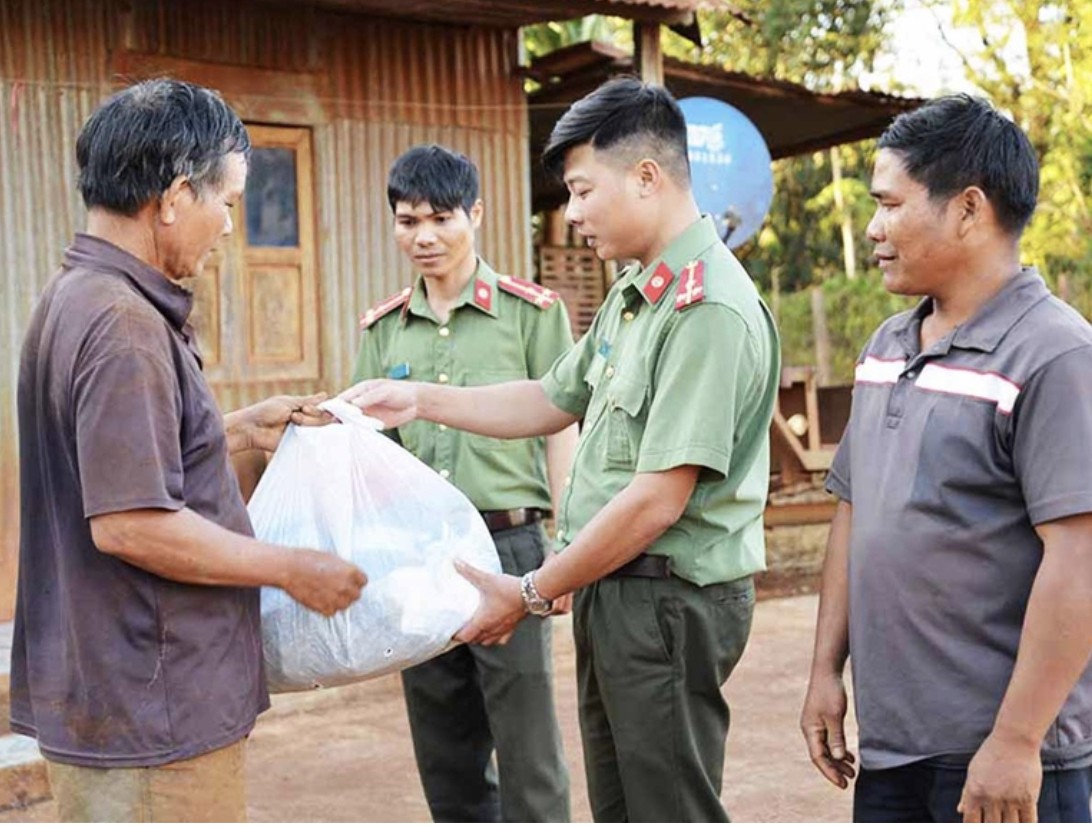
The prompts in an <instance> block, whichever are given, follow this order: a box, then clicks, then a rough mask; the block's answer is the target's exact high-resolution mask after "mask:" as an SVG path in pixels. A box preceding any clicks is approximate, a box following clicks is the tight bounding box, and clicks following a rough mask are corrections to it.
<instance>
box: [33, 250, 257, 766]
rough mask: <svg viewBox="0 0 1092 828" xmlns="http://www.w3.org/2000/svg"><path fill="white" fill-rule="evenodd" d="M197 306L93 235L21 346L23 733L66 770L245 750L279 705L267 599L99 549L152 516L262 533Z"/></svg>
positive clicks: (69, 259)
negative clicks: (268, 682) (95, 526)
mask: <svg viewBox="0 0 1092 828" xmlns="http://www.w3.org/2000/svg"><path fill="white" fill-rule="evenodd" d="M191 307H192V296H191V295H190V294H189V293H188V292H187V291H185V290H183V289H182V288H180V287H179V286H177V285H175V284H174V283H172V282H170V281H169V280H168V279H167V278H166V277H165V276H164V275H163V274H162V273H160V272H159V271H157V270H155V269H154V268H152V267H150V266H148V265H147V264H145V263H143V262H141V261H140V260H138V259H136V258H134V257H133V256H130V255H129V254H128V253H126V252H124V251H122V250H120V249H119V248H117V247H115V246H113V245H111V244H109V243H107V242H105V241H103V240H101V239H97V238H94V237H92V236H86V235H78V236H77V237H76V240H75V242H74V243H73V245H72V246H71V247H70V248H69V249H68V251H67V252H66V254H65V260H64V264H63V266H62V268H61V270H60V272H59V273H58V274H57V275H56V276H55V277H54V278H53V280H52V281H51V282H50V283H49V285H48V286H47V287H46V289H45V292H44V294H43V295H42V297H41V300H40V301H39V303H38V306H37V307H36V308H35V311H34V315H33V317H32V319H31V323H30V327H29V330H28V332H27V336H26V339H25V341H24V344H23V351H22V357H21V362H20V368H19V400H18V415H19V453H20V466H21V471H20V473H21V512H20V521H21V529H20V549H19V588H18V597H17V604H16V616H15V639H14V644H13V652H12V672H11V721H12V728H13V729H14V730H16V731H17V732H20V733H25V734H27V735H31V736H35V737H36V738H37V739H38V741H39V744H40V747H41V749H42V752H43V753H44V754H45V755H46V756H47V757H49V758H50V759H53V760H55V761H59V762H67V763H70V764H79V765H92V766H101V767H112V766H118V767H120V766H136V765H159V764H165V763H168V762H174V761H177V760H180V759H184V758H187V757H189V756H195V755H198V754H201V753H205V752H207V751H210V750H214V749H216V748H218V747H222V746H224V745H227V744H230V743H231V742H234V741H236V740H237V739H239V738H240V737H242V736H243V735H245V734H246V733H247V732H248V731H249V730H250V728H251V727H252V726H253V724H254V720H255V717H256V716H257V715H258V713H259V712H260V711H262V710H264V709H265V708H266V707H268V705H269V698H268V695H267V692H266V687H265V677H264V674H263V671H262V653H261V633H260V628H259V617H260V616H259V606H258V590H256V589H240V588H228V587H208V586H197V585H192V584H182V583H178V582H175V581H170V580H167V579H165V578H161V577H159V576H157V575H153V574H152V573H150V572H147V571H145V570H143V569H139V568H137V567H135V566H132V565H130V564H127V563H125V562H124V561H122V560H121V559H119V558H116V557H114V556H111V555H107V554H105V553H103V552H101V551H99V550H98V549H97V548H96V547H95V545H94V543H93V542H92V539H91V530H90V523H89V518H91V517H93V516H95V515H102V514H108V513H112V512H120V511H128V510H133V509H149V508H151V509H169V510H178V509H182V508H189V509H191V510H193V511H194V512H196V513H198V514H200V515H202V516H203V517H205V518H207V519H209V520H211V521H213V522H214V523H216V524H218V525H219V526H222V527H224V528H226V529H230V530H232V531H235V532H239V533H242V534H246V535H250V534H252V530H251V527H250V521H249V519H248V517H247V513H246V506H245V505H244V503H243V500H242V497H241V495H240V493H239V487H238V483H237V481H236V479H235V476H234V473H233V471H232V469H231V466H230V461H229V458H228V450H227V439H226V435H225V434H224V427H223V417H222V415H221V413H220V411H219V409H218V408H217V405H216V401H215V400H214V399H213V396H212V393H211V391H210V390H209V387H208V384H207V383H206V382H205V379H204V376H203V374H202V373H201V361H200V356H199V354H198V352H197V350H196V345H195V342H194V338H193V333H192V329H191V328H189V326H188V325H187V324H186V317H187V316H188V315H189V312H190V309H191Z"/></svg>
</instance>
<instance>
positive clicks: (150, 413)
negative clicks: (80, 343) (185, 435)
mask: <svg viewBox="0 0 1092 828" xmlns="http://www.w3.org/2000/svg"><path fill="white" fill-rule="evenodd" d="M75 391H76V394H75V400H76V403H75V405H76V410H75V422H76V451H77V458H78V462H79V476H80V486H81V489H82V492H83V508H84V516H85V517H88V518H90V517H94V516H95V515H102V514H108V513H111V512H124V511H129V510H132V509H150V508H158V509H170V510H172V511H177V510H179V509H181V508H182V507H183V506H185V505H186V504H185V498H184V495H183V484H184V479H185V473H184V467H183V463H182V447H181V440H180V437H179V435H180V434H181V431H182V399H181V392H180V390H179V385H178V377H177V375H176V373H175V371H174V367H173V365H172V363H171V362H170V359H169V357H168V356H165V355H164V354H161V353H159V352H156V351H150V350H147V349H145V348H142V347H124V348H121V349H119V350H117V351H115V352H113V353H110V354H107V355H105V356H102V357H101V358H98V359H96V360H95V361H94V362H93V363H92V364H91V365H90V366H89V368H88V369H87V370H85V371H82V372H80V374H79V375H78V377H77V380H76V387H75Z"/></svg>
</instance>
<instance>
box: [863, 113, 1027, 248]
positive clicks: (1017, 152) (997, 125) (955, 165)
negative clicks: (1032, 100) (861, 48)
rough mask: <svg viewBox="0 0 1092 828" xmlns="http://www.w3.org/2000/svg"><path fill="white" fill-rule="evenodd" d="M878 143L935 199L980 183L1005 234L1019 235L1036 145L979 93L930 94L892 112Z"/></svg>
mask: <svg viewBox="0 0 1092 828" xmlns="http://www.w3.org/2000/svg"><path fill="white" fill-rule="evenodd" d="M878 146H879V147H880V149H888V150H892V151H893V152H896V153H898V155H899V158H900V160H901V161H902V163H903V166H904V167H905V168H906V172H907V174H908V175H909V176H910V177H911V178H912V179H914V180H915V181H917V182H918V183H919V184H921V185H923V186H924V187H925V188H926V190H928V192H929V196H930V198H932V199H933V200H935V201H943V200H946V199H948V198H951V197H952V196H954V195H955V194H956V193H958V192H960V191H961V190H963V189H965V188H967V187H980V188H981V189H982V192H984V193H985V194H986V198H988V199H989V201H990V204H991V205H993V209H994V211H995V212H996V214H997V219H998V222H999V223H1000V224H1001V227H1002V228H1003V229H1004V230H1005V231H1006V232H1007V233H1009V234H1010V235H1019V234H1020V233H1021V232H1022V231H1023V229H1024V227H1026V226H1027V223H1028V222H1029V221H1030V220H1031V214H1032V213H1033V212H1035V202H1036V201H1037V200H1038V197H1039V159H1038V158H1037V157H1036V155H1035V149H1034V148H1033V147H1032V145H1031V141H1029V140H1028V137H1027V135H1025V134H1024V131H1023V130H1022V129H1020V127H1018V126H1017V125H1016V124H1014V123H1013V122H1012V121H1010V120H1009V119H1008V118H1006V117H1004V116H1003V115H1002V114H1001V113H1000V112H998V111H997V110H996V109H994V108H993V106H992V105H991V104H990V103H989V101H987V100H985V99H983V98H978V97H973V96H971V95H965V94H961V95H946V96H944V97H941V98H937V99H935V100H932V101H930V102H929V103H927V104H925V105H924V106H922V107H920V108H918V109H915V110H914V111H913V112H907V113H904V114H902V115H900V116H899V117H898V118H896V119H895V121H894V122H893V123H892V124H891V126H889V127H888V128H887V131H886V132H884V133H883V135H881V136H880V140H879V144H878Z"/></svg>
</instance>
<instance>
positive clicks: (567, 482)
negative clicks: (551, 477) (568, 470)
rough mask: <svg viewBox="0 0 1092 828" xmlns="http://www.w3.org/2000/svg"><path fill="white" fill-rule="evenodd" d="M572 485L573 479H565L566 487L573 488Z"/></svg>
mask: <svg viewBox="0 0 1092 828" xmlns="http://www.w3.org/2000/svg"><path fill="white" fill-rule="evenodd" d="M572 484H573V479H572V478H571V477H566V478H565V485H566V486H571V485H572Z"/></svg>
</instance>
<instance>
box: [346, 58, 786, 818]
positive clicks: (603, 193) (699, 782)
mask: <svg viewBox="0 0 1092 828" xmlns="http://www.w3.org/2000/svg"><path fill="white" fill-rule="evenodd" d="M686 138H687V136H686V123H685V121H684V119H683V116H682V113H681V111H680V110H679V107H678V104H677V103H676V102H675V100H674V99H673V98H672V97H671V95H670V94H669V93H668V92H667V91H666V90H664V89H663V88H661V87H657V86H649V85H645V84H642V83H641V82H640V81H637V80H635V79H629V78H626V79H619V80H615V81H610V82H608V83H607V84H604V85H603V86H602V87H600V88H599V89H597V90H596V91H594V92H592V93H591V94H590V95H588V96H587V97H585V98H584V99H582V100H581V101H579V102H577V103H576V104H574V105H573V107H572V108H571V109H570V110H569V111H568V112H567V113H566V114H565V115H564V116H563V117H562V118H561V120H560V121H559V122H558V124H557V125H556V126H555V128H554V131H553V134H552V135H551V138H550V142H549V145H548V146H547V149H546V152H545V155H544V160H545V162H546V164H547V167H548V168H550V169H552V170H555V171H557V172H559V173H561V174H563V178H564V181H565V184H566V186H567V187H568V189H569V192H570V199H569V204H568V207H567V209H566V218H567V219H568V221H569V222H570V223H571V224H572V225H573V227H574V228H575V230H576V231H577V233H579V234H580V235H581V236H582V237H583V238H584V239H585V240H586V241H587V243H588V245H589V246H591V247H592V248H593V249H594V250H595V251H596V253H597V254H598V255H599V256H600V258H602V259H617V260H634V262H635V263H634V264H632V265H631V266H629V267H627V268H626V269H625V271H624V272H623V273H622V275H621V276H620V278H619V279H618V281H617V283H616V284H615V285H614V287H613V289H612V290H611V292H610V294H609V296H608V297H607V299H606V301H605V302H604V304H603V307H602V308H601V309H600V311H599V313H598V315H597V316H596V319H595V322H594V323H593V325H592V328H591V330H590V331H589V332H588V334H587V335H586V336H585V337H584V338H583V339H581V340H580V342H579V343H577V345H576V346H575V347H574V348H573V349H572V350H571V351H570V352H569V353H568V354H566V355H565V356H564V357H562V358H561V359H560V360H558V361H557V362H556V363H555V364H554V366H553V367H552V368H551V369H550V371H549V372H548V373H547V374H546V375H545V376H544V377H543V378H542V379H541V380H540V381H537V382H535V381H522V382H512V383H505V384H502V385H497V386H492V387H488V388H475V389H450V388H444V387H442V386H437V385H429V384H412V385H396V384H392V383H364V384H361V385H358V386H356V387H354V388H352V389H349V390H348V391H347V392H345V394H344V395H343V396H345V398H347V399H349V400H351V401H353V402H355V403H356V404H358V405H360V406H361V407H362V408H363V409H364V410H365V411H366V412H368V413H369V414H372V415H374V416H377V417H380V418H382V419H383V420H384V422H387V423H394V424H398V423H402V422H406V421H408V420H410V419H422V420H429V421H432V422H442V423H446V424H448V425H449V426H455V427H458V428H464V429H469V430H473V431H476V432H478V433H482V434H489V435H492V436H494V437H508V438H520V437H525V436H527V435H530V434H542V433H549V432H551V431H555V430H557V429H558V428H561V427H563V426H565V425H568V424H569V423H572V422H573V421H574V420H576V419H577V418H581V417H582V418H583V420H584V425H583V430H582V433H581V438H580V444H579V446H578V448H577V453H576V458H575V461H574V467H573V471H572V480H571V484H570V485H569V487H568V488H567V490H566V493H565V495H564V498H563V502H562V505H561V509H560V516H559V533H558V540H559V541H560V544H561V546H562V547H563V551H562V552H561V554H559V555H557V556H556V557H554V558H552V559H550V560H548V561H547V562H546V563H545V564H544V565H543V566H542V567H541V568H540V569H538V570H537V571H535V572H532V573H529V574H528V575H526V576H524V577H523V578H522V579H515V578H511V577H508V576H502V575H489V574H486V573H482V572H478V571H477V570H473V569H470V568H468V567H463V568H462V571H463V572H464V574H465V575H466V576H467V577H468V578H469V579H470V580H471V581H472V582H473V583H475V584H476V585H477V586H478V588H479V589H480V590H481V591H482V593H483V595H484V598H483V602H482V606H481V607H480V608H479V610H478V613H477V614H476V616H475V617H474V619H472V621H471V622H470V623H469V624H468V625H467V626H466V627H465V628H464V629H463V630H461V631H460V633H459V636H458V637H459V638H460V639H461V640H469V641H479V642H482V643H486V644H489V643H503V642H504V641H505V640H507V638H508V636H509V635H510V634H511V630H512V627H513V625H514V624H516V623H517V622H518V621H519V620H520V619H521V618H523V617H524V616H525V615H526V614H527V613H531V614H540V613H544V612H548V611H549V609H550V604H551V599H554V598H556V597H557V596H560V595H564V594H566V593H567V592H570V591H571V590H573V589H576V588H581V589H580V592H579V593H578V594H577V597H576V602H575V606H574V613H575V614H574V635H575V639H576V650H577V676H578V681H579V694H580V722H581V731H582V736H583V742H584V758H585V766H586V769H587V775H588V792H589V797H590V799H591V805H592V811H593V814H594V816H595V818H596V819H597V820H601V821H657V822H675V821H718V820H725V819H727V813H726V812H725V809H724V807H723V805H722V804H721V802H720V789H721V778H722V774H723V768H724V743H725V739H726V736H727V732H728V707H727V705H726V703H725V701H724V698H723V696H722V695H721V686H722V685H723V684H724V682H725V680H726V679H727V678H728V675H729V673H730V672H731V671H732V669H733V668H734V666H735V664H736V662H737V661H738V659H739V657H740V655H741V653H742V651H743V647H744V645H745V643H746V640H747V636H748V633H749V631H750V625H751V616H752V612H753V608H754V584H753V580H752V574H753V573H754V572H756V571H758V570H761V569H762V568H763V567H764V557H765V555H764V539H763V531H762V513H763V509H764V506H765V500H766V493H767V486H768V479H769V426H770V419H771V417H772V414H773V407H774V401H775V399H776V394H777V386H778V379H779V371H780V366H779V347H778V340H777V332H776V329H775V327H774V324H773V320H772V318H771V316H770V313H769V311H768V310H767V309H766V307H765V305H764V304H763V303H762V301H761V299H760V298H759V296H758V293H757V291H756V290H755V287H754V285H753V284H752V282H751V280H750V279H749V278H748V276H747V274H746V272H745V271H744V270H743V268H742V267H741V266H740V264H739V263H738V262H737V261H736V259H735V258H734V257H733V256H732V254H731V253H730V252H729V251H728V249H727V248H726V247H725V246H724V244H723V243H722V242H721V240H720V239H719V238H718V236H717V233H716V230H715V225H714V223H713V221H712V220H711V219H710V218H709V217H702V216H701V215H700V214H699V211H698V208H697V205H696V204H695V202H694V198H693V195H692V192H691V188H690V168H689V162H688V159H687V140H686Z"/></svg>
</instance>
